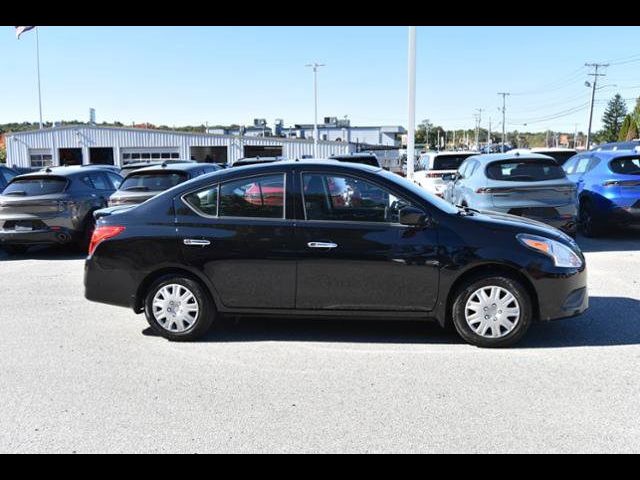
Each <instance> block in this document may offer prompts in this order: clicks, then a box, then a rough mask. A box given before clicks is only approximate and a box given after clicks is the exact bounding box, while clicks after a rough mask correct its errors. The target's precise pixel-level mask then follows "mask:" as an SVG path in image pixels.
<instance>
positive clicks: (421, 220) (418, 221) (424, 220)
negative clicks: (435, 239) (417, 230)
mask: <svg viewBox="0 0 640 480" xmlns="http://www.w3.org/2000/svg"><path fill="white" fill-rule="evenodd" d="M399 217H400V218H399V221H400V223H401V224H402V225H409V226H412V227H421V226H425V225H427V224H428V223H429V216H428V215H427V214H426V213H424V212H423V211H422V210H420V209H419V208H415V207H404V208H403V209H401V210H400V214H399Z"/></svg>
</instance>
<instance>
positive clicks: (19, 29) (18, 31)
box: [16, 27, 36, 39]
mask: <svg viewBox="0 0 640 480" xmlns="http://www.w3.org/2000/svg"><path fill="white" fill-rule="evenodd" d="M34 28H36V27H16V38H18V39H19V38H20V35H22V34H23V33H24V32H28V31H29V30H31V29H34Z"/></svg>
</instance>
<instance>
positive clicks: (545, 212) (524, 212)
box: [509, 207, 560, 218]
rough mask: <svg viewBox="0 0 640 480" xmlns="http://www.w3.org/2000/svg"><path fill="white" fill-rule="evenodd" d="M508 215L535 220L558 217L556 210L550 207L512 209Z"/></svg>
mask: <svg viewBox="0 0 640 480" xmlns="http://www.w3.org/2000/svg"><path fill="white" fill-rule="evenodd" d="M509 213H510V214H511V215H517V216H519V217H536V218H552V217H558V216H559V215H560V214H559V212H558V210H556V209H555V208H552V207H531V208H512V209H511V210H509Z"/></svg>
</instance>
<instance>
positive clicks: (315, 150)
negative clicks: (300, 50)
mask: <svg viewBox="0 0 640 480" xmlns="http://www.w3.org/2000/svg"><path fill="white" fill-rule="evenodd" d="M324 66H325V65H324V64H323V63H316V62H314V63H308V64H306V65H305V67H311V68H313V101H314V113H313V156H314V157H315V158H318V157H319V154H318V68H320V67H324Z"/></svg>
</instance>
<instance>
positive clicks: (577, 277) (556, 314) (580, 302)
mask: <svg viewBox="0 0 640 480" xmlns="http://www.w3.org/2000/svg"><path fill="white" fill-rule="evenodd" d="M535 285H536V287H537V288H536V290H537V294H538V306H539V313H540V315H539V317H540V320H542V321H548V320H558V319H561V318H568V317H575V316H577V315H580V314H582V313H584V312H585V311H586V310H587V309H588V308H589V292H588V289H587V270H586V267H583V268H582V270H575V271H572V272H569V273H567V272H565V273H557V274H546V275H545V276H544V278H538V279H537V280H536V282H535Z"/></svg>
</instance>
